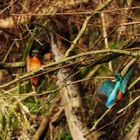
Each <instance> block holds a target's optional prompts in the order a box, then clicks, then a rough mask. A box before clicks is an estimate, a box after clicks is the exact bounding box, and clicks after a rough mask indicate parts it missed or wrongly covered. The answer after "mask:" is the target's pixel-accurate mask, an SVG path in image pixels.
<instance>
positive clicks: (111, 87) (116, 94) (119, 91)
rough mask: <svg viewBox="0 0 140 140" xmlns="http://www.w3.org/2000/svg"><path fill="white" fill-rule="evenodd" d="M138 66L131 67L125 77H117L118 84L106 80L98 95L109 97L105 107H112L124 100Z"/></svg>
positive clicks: (118, 74)
mask: <svg viewBox="0 0 140 140" xmlns="http://www.w3.org/2000/svg"><path fill="white" fill-rule="evenodd" d="M135 67H136V65H133V66H131V68H130V69H129V70H128V72H127V73H126V74H125V76H124V77H123V76H122V75H121V73H117V74H116V75H115V77H116V82H112V81H111V80H105V81H104V82H103V83H102V84H101V86H100V87H99V88H98V89H97V94H98V95H99V94H101V95H105V96H107V97H108V99H107V101H106V104H105V106H106V107H107V108H109V107H111V106H112V105H113V104H114V103H115V102H116V101H119V100H121V99H122V97H123V95H124V94H125V92H126V90H127V87H128V83H129V81H130V78H131V76H132V74H133V72H134V69H135Z"/></svg>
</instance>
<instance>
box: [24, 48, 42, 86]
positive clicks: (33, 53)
mask: <svg viewBox="0 0 140 140" xmlns="http://www.w3.org/2000/svg"><path fill="white" fill-rule="evenodd" d="M41 65H42V60H41V56H40V51H39V50H38V49H37V48H35V49H33V48H32V49H31V50H30V52H29V56H28V57H27V71H28V72H30V71H34V70H37V69H39V68H40V67H41ZM31 83H32V85H33V86H37V85H38V84H39V76H36V77H33V78H31Z"/></svg>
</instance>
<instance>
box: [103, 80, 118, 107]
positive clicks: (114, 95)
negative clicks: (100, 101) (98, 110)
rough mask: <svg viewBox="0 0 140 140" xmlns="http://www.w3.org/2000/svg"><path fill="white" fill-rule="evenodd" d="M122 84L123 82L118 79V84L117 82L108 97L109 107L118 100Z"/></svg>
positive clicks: (107, 103) (107, 105)
mask: <svg viewBox="0 0 140 140" xmlns="http://www.w3.org/2000/svg"><path fill="white" fill-rule="evenodd" d="M120 85H121V82H120V81H117V82H116V84H115V87H114V89H113V90H112V92H111V93H110V96H109V97H108V99H107V102H106V104H105V105H106V107H108V108H109V107H110V106H111V105H113V103H114V102H115V101H116V99H117V96H118V92H119V88H120Z"/></svg>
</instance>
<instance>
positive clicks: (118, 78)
mask: <svg viewBox="0 0 140 140" xmlns="http://www.w3.org/2000/svg"><path fill="white" fill-rule="evenodd" d="M115 77H116V79H117V81H122V80H123V77H122V75H121V73H117V74H116V75H115Z"/></svg>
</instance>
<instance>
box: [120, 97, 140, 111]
mask: <svg viewBox="0 0 140 140" xmlns="http://www.w3.org/2000/svg"><path fill="white" fill-rule="evenodd" d="M139 99H140V95H139V96H138V97H136V98H135V99H133V100H132V102H130V103H129V104H128V105H127V106H125V107H124V108H122V109H121V110H119V111H118V112H117V113H122V112H123V111H125V110H127V109H128V108H129V107H130V106H131V105H133V104H134V103H135V102H136V101H138V100H139Z"/></svg>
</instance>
